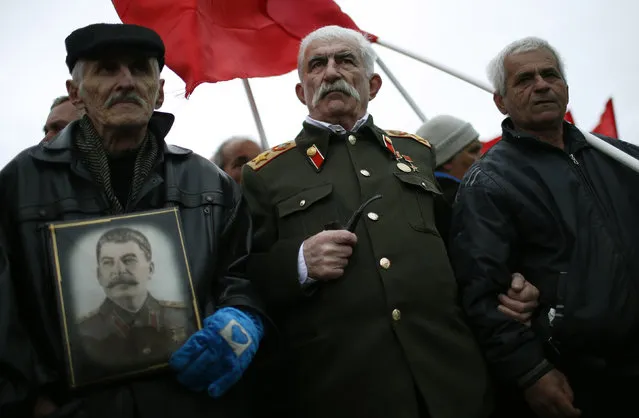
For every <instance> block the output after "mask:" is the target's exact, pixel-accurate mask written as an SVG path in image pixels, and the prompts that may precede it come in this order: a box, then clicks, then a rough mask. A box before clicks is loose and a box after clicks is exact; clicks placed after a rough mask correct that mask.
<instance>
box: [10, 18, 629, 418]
mask: <svg viewBox="0 0 639 418" xmlns="http://www.w3.org/2000/svg"><path fill="white" fill-rule="evenodd" d="M65 44H66V50H67V56H66V64H67V66H68V68H69V73H70V79H69V80H68V81H67V83H66V87H67V93H68V94H67V96H63V97H60V98H57V99H55V101H54V102H53V105H52V106H51V112H50V114H49V116H48V117H47V120H46V123H45V126H44V133H45V137H44V139H43V140H42V141H40V143H39V144H37V145H34V146H32V147H29V148H27V149H26V150H25V151H23V152H22V153H20V154H19V155H18V156H16V157H15V158H14V159H13V160H12V161H11V162H10V163H8V164H7V165H6V166H5V167H4V168H3V169H2V171H1V172H0V197H1V199H2V201H3V202H5V203H4V204H3V205H2V207H1V209H0V210H1V211H2V216H1V217H0V417H3V418H4V417H7V418H13V417H21V418H22V417H29V418H30V417H33V418H43V417H51V418H58V417H74V418H80V417H83V418H84V417H86V418H88V417H91V418H93V417H97V418H100V417H122V418H147V417H148V418H151V417H153V418H158V417H167V418H169V417H183V416H188V417H209V416H210V417H246V418H250V417H295V418H302V417H304V418H306V417H308V418H314V417H318V418H319V417H336V418H340V417H344V418H346V417H349V418H352V417H362V418H377V417H379V418H382V417H384V418H387V417H394V418H426V417H430V418H505V417H523V418H525V417H550V418H561V417H578V416H581V417H584V418H589V417H617V418H630V417H636V416H638V414H639V413H637V412H636V410H634V399H633V396H632V394H633V393H635V390H636V389H638V388H639V368H638V367H637V366H639V355H638V354H637V352H638V351H637V350H636V348H637V347H636V345H635V344H639V333H638V332H637V331H638V330H637V327H638V325H639V312H637V310H639V303H638V302H639V286H638V284H637V283H635V280H637V279H636V277H637V276H638V274H637V273H639V257H638V255H639V254H637V252H638V250H639V248H637V245H636V242H635V240H634V238H635V237H636V236H638V233H639V220H637V217H636V216H633V214H634V210H636V208H637V207H639V191H637V188H636V187H634V185H635V184H636V183H635V181H636V180H637V178H638V177H637V176H638V175H637V173H635V172H634V171H632V170H631V169H629V168H626V167H624V166H622V165H620V164H619V163H617V162H616V161H614V160H612V159H610V158H609V157H607V156H605V155H603V154H601V153H600V152H599V151H597V150H596V149H594V148H592V147H591V146H590V145H589V144H588V143H587V142H586V140H585V139H584V133H583V132H581V131H580V130H579V129H577V128H576V127H574V126H573V125H571V124H570V123H568V122H565V121H564V115H565V112H566V106H567V104H568V84H567V78H566V74H565V71H564V65H563V62H562V60H561V57H560V55H559V53H558V52H557V51H556V50H555V49H554V48H553V47H552V46H551V45H550V44H549V43H547V42H546V41H544V40H541V39H538V38H525V39H521V40H517V41H514V42H513V43H511V44H509V45H507V46H506V47H505V48H504V49H503V50H502V51H501V52H500V53H499V54H498V55H497V56H496V58H495V59H494V60H493V61H492V62H491V63H490V64H489V66H488V69H489V71H488V75H489V78H490V79H491V82H492V84H493V86H494V89H495V93H494V102H495V105H496V107H497V108H498V110H499V111H500V112H502V113H503V114H504V115H505V117H506V118H505V119H504V122H503V124H502V130H503V140H502V141H500V142H499V143H497V144H496V145H495V146H494V147H493V148H491V150H489V151H488V152H487V153H486V154H485V155H484V156H481V155H480V154H481V143H480V141H479V139H478V137H479V134H478V133H477V132H476V131H475V129H474V128H473V127H472V125H471V124H470V123H468V122H466V121H463V120H460V119H458V118H456V117H453V116H450V115H440V116H437V117H434V118H432V119H430V120H428V121H427V122H426V123H424V125H423V126H421V127H420V128H419V130H418V131H417V132H416V134H413V133H409V132H405V131H401V130H385V129H382V128H380V127H378V126H377V125H376V124H375V123H374V120H373V116H372V115H370V114H369V113H368V104H369V102H370V101H371V100H374V99H375V97H376V95H377V94H378V92H379V91H380V88H381V87H382V78H381V77H380V75H378V74H377V73H375V68H374V63H375V53H374V51H373V49H372V47H371V45H370V43H369V42H368V41H367V39H366V38H365V37H364V36H363V35H362V34H360V33H358V32H356V31H352V30H350V29H344V28H340V27H337V26H328V27H324V28H320V29H317V30H316V31H314V32H312V33H310V34H309V35H308V36H307V37H306V38H304V40H303V41H302V42H301V44H300V48H299V59H298V63H299V64H298V73H299V78H300V81H299V83H298V84H297V85H296V86H295V94H296V95H297V97H298V99H299V101H300V102H301V103H302V104H303V105H304V106H306V108H307V109H308V116H307V117H306V119H305V120H304V121H302V122H303V123H302V129H301V131H300V132H299V134H298V135H297V137H296V138H291V140H290V141H288V142H285V143H283V144H280V145H277V146H275V147H273V148H270V149H267V150H264V149H261V147H260V145H258V144H257V143H256V142H254V141H253V140H251V139H250V138H245V137H233V138H230V139H229V140H227V141H225V142H224V143H223V144H222V145H221V146H220V147H219V149H218V150H217V151H216V152H215V154H214V155H213V156H212V157H211V159H210V160H207V159H206V158H203V157H201V156H199V155H197V154H195V153H193V152H191V151H190V150H187V149H184V148H181V147H178V146H175V145H169V144H167V143H166V142H165V141H164V138H165V137H166V135H167V133H168V132H169V130H170V128H171V125H172V123H173V120H174V117H173V115H171V114H168V113H163V112H160V111H159V110H158V109H159V108H160V107H161V105H162V102H163V99H164V92H163V84H164V81H163V80H162V79H161V70H162V68H163V67H164V56H165V46H164V44H163V42H162V40H161V38H160V37H159V36H158V35H157V33H155V32H154V31H153V30H151V29H148V28H144V27H141V26H136V25H128V24H94V25H90V26H87V27H83V28H80V29H77V30H75V31H74V32H73V33H71V34H70V35H69V37H68V38H67V39H66V41H65ZM602 139H603V140H605V141H607V142H608V143H610V144H612V145H613V146H615V147H617V148H620V149H621V150H623V151H625V152H627V153H628V154H630V155H632V156H635V157H637V158H639V148H637V147H635V146H633V145H630V144H628V143H625V142H623V141H618V140H616V141H611V140H609V139H608V138H602ZM480 157H481V158H480ZM164 208H177V210H178V213H179V222H180V228H181V229H180V231H181V235H180V240H181V246H182V248H183V252H184V255H185V256H186V258H187V259H188V266H189V268H188V271H189V278H190V283H191V285H192V289H193V299H194V300H195V301H197V303H194V305H195V306H196V312H195V316H196V317H197V318H200V317H201V318H202V321H201V322H202V324H201V327H198V328H199V329H197V330H191V331H189V332H188V334H184V333H185V331H184V327H182V328H179V327H178V328H176V327H177V326H173V325H171V322H176V321H175V320H174V321H171V320H169V319H166V318H169V315H173V314H170V313H166V314H165V313H162V314H155V313H154V312H160V309H161V307H162V306H169V304H167V303H165V302H164V301H162V300H157V299H156V298H155V297H153V296H151V295H150V293H149V292H148V290H147V287H146V286H147V282H149V280H150V278H151V276H153V280H158V279H157V276H158V271H157V270H158V269H157V268H156V267H155V264H157V263H159V261H158V260H157V257H156V258H155V261H152V258H151V246H152V245H153V247H154V248H155V247H157V244H155V243H150V242H149V240H148V239H147V237H146V236H144V235H142V234H141V233H139V232H137V231H135V230H130V229H125V230H118V234H115V233H111V235H113V237H114V238H112V239H111V241H109V242H112V243H113V245H112V247H113V248H116V247H115V246H116V244H117V248H116V249H117V250H118V251H117V252H114V250H112V251H111V252H109V253H108V254H107V253H106V252H105V251H106V250H104V249H103V247H104V245H105V242H103V241H104V240H103V241H100V242H99V245H98V247H97V252H96V254H95V255H96V256H97V261H96V260H93V259H91V258H86V259H85V260H84V261H83V262H86V263H88V264H90V265H94V263H96V262H97V264H98V268H97V271H98V274H97V275H98V280H99V281H100V285H101V286H102V287H104V289H105V299H104V304H108V305H109V307H110V308H109V311H108V312H106V311H105V312H98V313H95V314H94V315H93V316H91V318H93V319H92V320H91V321H84V322H82V323H81V324H82V330H83V331H82V333H83V334H86V335H91V336H92V338H93V339H94V340H95V339H96V338H97V339H99V338H101V337H99V335H105V337H104V338H105V339H106V338H107V335H108V338H109V340H108V341H109V343H108V344H106V345H105V344H103V342H101V341H94V340H92V344H94V345H95V344H98V345H99V347H101V348H105V347H106V350H103V349H101V351H100V352H106V351H112V352H111V354H113V353H115V351H113V350H114V348H113V347H119V348H118V350H117V353H120V354H117V355H115V354H113V356H114V357H126V356H128V355H129V354H126V353H129V352H130V353H132V354H131V358H129V359H127V361H128V362H127V364H133V363H135V362H137V361H138V359H139V358H145V356H147V355H150V354H151V351H154V352H155V353H157V352H162V351H161V349H162V348H161V347H160V348H158V349H157V350H156V349H155V348H153V349H151V348H149V346H148V344H147V339H148V340H153V341H164V340H162V339H157V338H156V336H157V335H159V333H162V334H161V335H162V336H163V338H164V339H166V338H167V337H166V336H168V339H169V340H171V336H173V337H175V336H176V335H177V334H176V333H177V332H178V331H180V330H181V331H180V332H181V333H182V337H183V340H184V341H183V340H182V339H175V338H174V339H173V340H172V342H171V341H170V342H169V344H172V345H171V347H172V348H171V350H170V353H168V354H165V358H163V359H161V360H159V361H158V364H157V367H151V368H149V370H145V371H143V372H139V373H138V372H136V373H133V372H131V373H124V374H121V375H118V377H117V378H114V379H107V380H101V381H95V382H92V383H89V384H87V385H84V386H80V387H78V386H77V385H75V384H73V379H70V378H69V376H73V375H74V374H73V373H74V370H73V367H72V364H71V363H72V361H71V360H72V357H71V356H70V354H69V350H70V349H71V348H73V349H74V350H82V347H84V346H83V345H82V344H83V343H82V341H83V340H82V338H84V337H82V336H79V337H78V338H79V339H78V340H77V341H80V342H76V340H74V339H73V338H74V337H73V335H74V334H73V330H72V326H71V325H69V324H68V321H67V320H66V318H65V310H64V309H65V308H64V306H61V305H63V303H61V298H60V296H59V294H58V293H61V290H60V289H61V288H62V287H63V283H62V282H63V280H62V279H61V274H62V273H61V272H60V267H59V264H56V263H53V264H52V262H51V260H52V259H56V260H57V255H56V256H55V257H54V254H57V252H56V251H57V249H56V248H55V245H52V243H55V242H56V241H55V239H54V238H52V237H51V235H50V234H48V231H51V230H52V227H51V225H55V224H57V223H60V222H75V223H83V222H91V221H94V220H113V219H125V218H126V217H131V216H133V215H132V214H136V216H138V215H139V216H141V215H144V214H151V213H153V212H154V211H158V210H161V209H164ZM633 208H634V209H633ZM111 235H109V236H111ZM116 235H117V236H116ZM105 254H107V255H105ZM105 257H106V260H105ZM105 263H106V264H105ZM154 263H155V264H154ZM83 280H86V278H83ZM111 289H115V290H111ZM114 295H117V296H114ZM132 301H135V302H136V303H132ZM150 305H152V306H155V307H156V308H148V306H150ZM145 306H146V308H143V307H145ZM154 309H155V310H154ZM173 310H175V312H178V311H179V315H186V314H185V312H186V311H185V310H184V309H183V307H180V308H179V309H178V308H177V307H173ZM165 311H166V312H170V310H169V309H168V308H167V309H165ZM163 312H164V311H163ZM96 315H97V316H96ZM99 315H102V316H99ZM176 315H177V314H175V315H173V316H176ZM180 318H181V316H180ZM167 330H169V331H171V332H167ZM176 330H177V331H176ZM96 336H97V337H96ZM100 344H101V345H100ZM157 344H160V345H161V344H162V343H157ZM157 344H156V345H157ZM108 347H112V348H113V349H112V350H109V349H108ZM176 347H177V348H176ZM164 349H166V347H164ZM106 355H107V354H104V356H106ZM100 356H101V355H97V354H94V357H100ZM113 356H112V357H113ZM94 361H95V362H96V363H99V359H97V360H95V359H94ZM140 361H142V360H140ZM98 366H99V365H98V364H93V363H92V361H85V362H83V363H81V364H79V365H78V364H76V367H81V368H83V370H81V372H82V373H86V374H87V375H90V374H91V371H92V368H93V367H98ZM101 367H103V365H102V366H101ZM131 367H132V370H133V369H134V366H131ZM75 372H78V370H75Z"/></svg>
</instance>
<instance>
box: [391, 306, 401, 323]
mask: <svg viewBox="0 0 639 418" xmlns="http://www.w3.org/2000/svg"><path fill="white" fill-rule="evenodd" d="M391 315H392V317H393V321H399V320H400V319H402V313H401V311H400V310H399V309H393V312H392V314H391Z"/></svg>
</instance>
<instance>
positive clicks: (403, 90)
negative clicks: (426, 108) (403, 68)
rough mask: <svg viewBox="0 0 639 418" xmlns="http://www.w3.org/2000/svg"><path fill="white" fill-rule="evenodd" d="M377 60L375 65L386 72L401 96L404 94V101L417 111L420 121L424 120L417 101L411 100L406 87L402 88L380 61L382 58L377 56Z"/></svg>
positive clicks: (424, 117)
mask: <svg viewBox="0 0 639 418" xmlns="http://www.w3.org/2000/svg"><path fill="white" fill-rule="evenodd" d="M376 61H377V65H379V68H381V69H382V71H384V73H386V75H387V76H388V78H389V79H390V81H391V82H392V83H393V84H394V85H395V87H396V88H397V90H399V92H400V93H401V95H402V96H404V99H405V100H406V102H408V104H409V105H410V107H412V108H413V110H414V111H415V113H417V116H419V118H420V119H421V121H422V122H426V116H425V115H424V113H423V112H422V111H421V109H420V108H419V106H417V103H415V101H414V100H413V98H412V97H410V95H409V94H408V92H407V91H406V89H405V88H404V86H402V85H401V84H400V83H399V80H398V79H397V77H395V76H394V75H393V73H392V72H391V71H390V69H389V68H388V67H387V66H386V64H384V61H382V59H381V58H380V57H377V59H376Z"/></svg>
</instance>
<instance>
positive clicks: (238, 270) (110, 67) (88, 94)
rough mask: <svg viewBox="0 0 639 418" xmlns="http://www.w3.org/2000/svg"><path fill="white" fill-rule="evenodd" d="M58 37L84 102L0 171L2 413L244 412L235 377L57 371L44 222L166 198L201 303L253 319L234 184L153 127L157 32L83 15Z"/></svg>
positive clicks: (58, 333)
mask: <svg viewBox="0 0 639 418" xmlns="http://www.w3.org/2000/svg"><path fill="white" fill-rule="evenodd" d="M66 43H67V52H68V56H67V65H68V66H69V70H70V71H71V72H72V78H73V80H69V81H68V82H67V89H68V90H69V96H70V97H71V100H72V101H73V102H74V104H76V105H77V106H83V107H84V108H85V109H86V110H87V114H86V115H85V116H84V117H83V118H82V119H81V120H78V121H74V122H72V123H71V124H70V125H68V126H67V127H66V128H65V129H64V130H63V131H62V132H61V133H60V134H59V136H58V137H57V138H56V139H55V140H54V141H51V142H49V143H46V144H42V145H38V146H34V147H31V148H28V149H26V150H25V151H23V152H22V153H21V154H19V155H18V156H17V157H16V158H14V159H13V160H12V161H11V162H10V163H9V164H8V165H7V166H6V167H5V168H4V169H3V170H2V171H1V172H0V200H1V201H2V206H1V207H0V212H1V217H0V222H1V224H0V226H1V231H2V232H3V234H4V235H6V238H3V242H2V248H1V249H0V250H2V251H0V252H2V254H0V255H2V262H1V263H0V416H1V417H3V418H13V417H44V416H51V417H122V418H131V417H153V418H158V417H202V416H212V417H243V416H247V414H248V412H247V411H246V410H245V409H246V408H247V407H248V404H249V403H248V402H245V401H244V402H241V401H238V400H237V398H238V397H241V399H244V398H243V395H244V392H243V390H244V389H243V386H242V385H238V386H236V387H234V388H232V389H231V390H230V392H228V393H227V394H226V395H225V396H224V397H222V398H220V399H213V398H212V397H211V396H208V395H207V394H206V393H197V391H191V390H188V389H187V388H186V387H184V386H183V385H181V384H180V382H182V380H180V382H178V380H179V379H176V376H175V375H174V373H172V372H167V371H163V372H159V373H157V374H154V375H152V376H148V375H147V376H138V377H131V378H130V379H127V380H124V381H119V382H114V383H110V384H108V385H104V386H101V387H87V388H85V389H83V390H81V391H73V390H70V389H69V388H68V387H67V385H66V383H65V355H64V349H63V336H62V334H63V333H62V330H61V328H60V326H59V314H58V311H57V306H56V295H55V286H54V274H53V271H52V269H51V268H50V267H49V260H50V257H51V251H50V246H49V243H48V239H47V235H46V225H47V224H48V223H50V222H55V221H63V220H86V219H92V218H99V217H103V216H111V215H117V214H124V213H130V212H139V211H146V210H153V209H161V208H165V207H177V208H179V211H180V218H181V223H182V230H183V241H184V246H185V251H186V255H187V257H188V263H189V266H190V272H191V277H192V282H193V286H194V293H195V296H196V298H197V300H198V302H199V306H200V309H201V310H202V312H200V314H201V315H202V317H204V316H205V314H211V313H212V312H213V311H216V313H218V312H219V311H220V309H235V311H234V312H241V313H242V314H241V316H242V317H243V318H251V320H252V321H253V322H256V323H257V322H260V323H261V320H260V319H259V317H260V315H261V314H260V313H259V312H260V307H259V304H258V303H257V300H256V297H255V296H254V293H253V290H252V286H251V283H250V282H249V281H248V280H247V278H246V277H245V274H244V270H245V269H244V260H245V256H246V254H247V253H248V251H249V250H250V236H251V232H250V230H251V223H250V217H249V215H248V212H247V208H246V205H245V202H244V200H243V198H242V196H241V193H240V189H239V186H238V185H237V184H236V183H235V182H234V181H233V180H232V179H231V178H230V177H228V176H227V175H226V174H224V173H223V172H222V171H221V170H220V169H218V168H217V167H216V166H215V165H213V164H211V163H210V162H209V161H207V160H206V159H205V158H203V157H200V156H198V155H196V154H194V153H192V152H191V151H189V150H187V149H184V148H180V147H177V146H172V145H167V144H166V143H165V141H164V138H165V136H166V135H167V133H168V132H169V129H170V128H171V125H172V124H173V120H174V117H173V116H172V115H170V114H166V113H160V112H156V111H154V109H157V108H158V107H159V106H160V105H161V104H162V100H163V91H162V87H163V84H164V83H163V82H164V80H161V79H160V70H161V68H162V66H163V61H164V45H163V44H162V41H161V39H160V38H159V36H157V34H155V32H153V31H151V30H149V29H146V28H142V27H138V26H133V25H122V24H119V25H92V26H89V27H87V28H83V29H79V30H78V31H76V32H74V33H73V34H72V35H71V36H69V38H67V42H66ZM238 322H239V323H240V324H241V323H242V321H241V320H240V319H238ZM249 322H251V321H249V320H247V321H246V322H245V323H249ZM205 323H206V321H205ZM261 327H262V326H261V325H260V327H259V328H261ZM260 336H261V335H260ZM257 340H258V341H259V337H258V338H257ZM258 341H255V345H257V342H258ZM187 345H188V342H187ZM229 345H232V344H230V342H229ZM254 349H256V347H255V348H254ZM196 354H197V353H196ZM253 354H254V352H253ZM238 357H239V354H238ZM178 376H179V374H178ZM187 387H189V385H187ZM212 396H214V395H212Z"/></svg>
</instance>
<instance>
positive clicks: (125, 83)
mask: <svg viewBox="0 0 639 418" xmlns="http://www.w3.org/2000/svg"><path fill="white" fill-rule="evenodd" d="M133 86H134V79H133V74H132V73H131V69H130V68H129V67H128V66H127V65H124V64H122V65H120V71H119V72H118V84H117V87H118V88H119V89H131V88H133Z"/></svg>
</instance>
